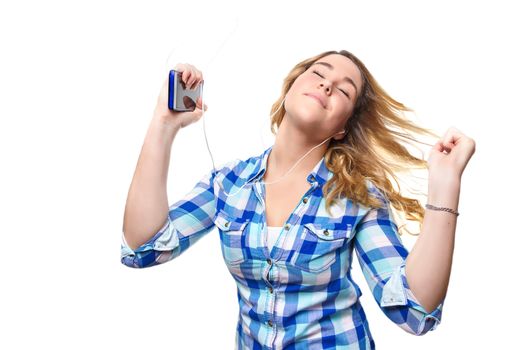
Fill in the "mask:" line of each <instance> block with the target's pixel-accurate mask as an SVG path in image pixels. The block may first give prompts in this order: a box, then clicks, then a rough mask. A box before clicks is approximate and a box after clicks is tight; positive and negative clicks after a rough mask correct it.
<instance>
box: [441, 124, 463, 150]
mask: <svg viewBox="0 0 522 350" xmlns="http://www.w3.org/2000/svg"><path fill="white" fill-rule="evenodd" d="M463 136H464V134H463V133H462V132H461V131H460V130H458V129H457V128H455V127H451V128H449V129H448V131H446V134H445V135H444V137H443V140H444V141H443V144H444V146H445V147H447V148H450V149H452V148H453V147H454V146H455V145H456V144H457V143H458V142H459V140H461V139H462V137H463Z"/></svg>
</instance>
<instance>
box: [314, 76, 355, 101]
mask: <svg viewBox="0 0 522 350" xmlns="http://www.w3.org/2000/svg"><path fill="white" fill-rule="evenodd" d="M312 72H314V73H315V74H317V75H318V76H320V77H321V78H323V79H324V76H322V75H321V74H320V73H319V72H318V71H316V70H314V71H312ZM339 90H341V92H342V93H343V94H344V95H345V96H346V97H348V98H349V99H351V98H350V95H348V94H347V93H346V92H345V91H344V90H343V89H339Z"/></svg>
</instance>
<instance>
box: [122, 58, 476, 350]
mask: <svg viewBox="0 0 522 350" xmlns="http://www.w3.org/2000/svg"><path fill="white" fill-rule="evenodd" d="M176 68H177V69H178V70H181V71H183V78H182V79H183V81H185V82H186V83H187V84H188V85H189V86H192V87H196V86H197V84H199V83H200V82H201V81H202V79H203V78H202V74H201V72H200V71H199V70H197V69H196V68H195V67H193V66H191V65H188V64H185V65H178V66H177V67H176ZM166 94H167V85H166V84H165V85H164V86H163V89H162V91H161V93H160V96H159V98H158V104H157V106H156V109H155V113H154V117H153V119H152V122H151V124H150V127H149V130H148V132H147V136H146V139H145V143H144V145H143V149H142V151H141V154H140V157H139V160H138V165H137V168H136V172H135V174H134V178H133V180H132V184H131V187H130V190H129V195H128V199H127V204H126V208H125V216H124V226H123V231H124V235H123V244H122V262H123V263H124V264H125V265H127V266H130V267H136V268H143V267H149V266H154V265H157V264H161V263H164V262H167V261H169V260H172V259H174V258H175V257H177V256H179V255H180V254H181V253H183V252H184V251H185V250H186V249H188V248H189V247H190V246H192V244H194V243H195V242H196V241H197V240H199V239H200V238H201V237H203V236H204V235H206V234H207V233H209V232H211V231H212V230H213V229H214V227H216V226H217V228H218V231H219V235H220V239H221V248H222V253H223V257H224V260H225V263H226V265H227V267H228V269H229V271H230V273H231V274H232V276H233V278H234V280H235V281H236V282H237V293H238V300H239V315H238V323H237V332H236V347H237V348H238V349H287V348H288V349H373V348H375V343H374V340H373V338H372V335H371V332H370V328H369V325H368V322H367V319H366V316H365V313H364V311H363V308H362V306H361V304H360V302H359V298H360V296H361V290H360V289H359V287H358V285H357V284H356V283H355V282H354V281H353V279H352V276H351V272H350V269H351V264H352V260H353V255H354V251H355V255H356V256H357V258H358V260H359V262H360V265H361V266H362V270H363V274H364V276H365V279H366V282H367V283H368V285H369V287H370V289H371V291H372V293H373V296H374V298H375V300H376V302H377V303H378V305H379V306H380V308H381V309H382V311H383V312H384V314H385V315H386V316H387V317H388V318H389V319H390V320H391V321H393V322H394V323H396V324H397V325H398V326H400V327H401V328H402V329H404V330H405V331H407V332H410V333H413V334H416V335H422V334H425V333H426V332H428V331H430V330H433V329H435V327H436V326H437V325H438V324H439V323H440V320H441V313H442V306H443V302H444V298H445V295H446V291H447V287H448V281H449V276H450V271H451V261H452V255H453V244H454V237H455V228H456V220H457V215H458V213H457V207H458V200H459V193H460V182H461V176H462V172H463V170H464V168H465V167H466V165H467V162H468V161H469V159H470V158H471V156H472V155H473V153H474V150H475V142H474V141H473V140H472V139H471V138H469V137H466V136H465V135H463V134H462V133H461V132H460V131H458V130H456V129H454V128H450V129H449V130H448V131H447V132H446V134H445V135H444V137H443V138H441V139H439V140H438V141H437V142H436V144H435V145H434V146H433V148H432V150H431V153H430V155H429V159H428V161H427V162H426V161H425V160H422V159H419V158H417V157H415V156H413V155H411V154H410V153H409V152H408V150H407V149H406V148H405V147H404V146H403V145H402V144H401V141H408V140H409V141H415V138H414V137H413V136H412V133H414V132H416V133H421V134H429V135H433V136H435V135H434V134H432V133H431V132H429V131H428V130H426V129H423V128H421V127H419V126H416V125H414V124H413V123H411V122H410V121H408V120H407V119H406V118H405V117H404V116H403V114H402V112H404V111H407V110H408V109H407V108H406V107H404V106H403V105H402V104H401V103H399V102H397V101H395V100H394V99H392V98H391V97H390V96H388V95H387V94H386V92H385V91H384V90H383V89H382V88H381V87H380V86H379V85H378V84H377V82H376V81H375V79H374V78H373V77H372V75H371V74H370V72H369V71H368V69H366V67H365V66H364V64H363V63H362V62H361V61H360V60H359V59H357V58H356V57H355V56H354V55H353V54H351V53H349V52H347V51H344V50H343V51H328V52H324V53H321V54H319V55H317V56H315V57H312V58H310V59H307V60H305V61H303V62H301V63H299V64H297V65H296V66H295V67H294V68H293V69H292V70H291V71H290V73H289V75H288V76H287V78H286V79H285V81H284V84H283V92H282V94H281V97H280V98H279V100H278V101H277V102H276V103H274V106H273V108H272V113H273V115H272V131H273V132H274V134H275V135H276V139H275V143H274V145H273V146H271V147H270V148H268V149H266V150H265V151H264V152H263V153H262V154H261V155H259V156H255V157H252V158H249V159H247V160H235V161H232V162H229V163H227V164H226V165H224V166H222V167H221V168H220V169H217V170H216V169H214V170H212V171H210V172H209V173H208V174H207V175H206V176H205V177H204V178H203V179H201V181H199V182H198V183H197V184H196V186H195V187H194V188H193V189H192V190H191V191H190V192H189V193H188V194H187V195H186V196H185V197H184V198H183V199H181V200H179V201H177V202H176V203H174V204H172V205H171V206H170V207H169V206H168V202H167V191H166V182H167V172H168V165H169V158H170V149H171V146H172V142H173V140H174V137H175V135H176V133H177V132H178V131H179V130H180V129H181V128H183V127H185V126H187V125H189V124H191V123H193V122H195V121H197V120H199V118H200V117H201V115H202V113H203V110H202V108H205V109H206V106H202V105H201V100H200V101H198V107H197V108H196V110H195V111H193V112H184V113H173V112H171V111H169V110H168V108H167V96H166ZM412 166H415V167H424V168H428V174H429V176H428V198H427V199H428V200H427V204H426V208H427V209H428V210H427V211H425V210H424V208H423V207H422V206H421V205H420V204H419V202H418V201H417V200H415V199H411V198H407V197H404V196H402V195H401V194H400V193H399V192H398V191H397V190H395V189H394V187H393V186H392V183H391V181H390V178H392V179H395V175H394V172H397V171H401V170H404V169H407V168H411V167H412ZM392 206H393V207H394V208H395V209H396V210H397V211H398V212H403V213H405V214H406V217H407V218H409V219H412V220H417V221H419V222H421V223H422V225H421V233H420V235H419V237H418V239H417V241H416V244H415V246H414V247H413V249H412V251H411V252H410V253H409V252H408V251H407V250H406V249H405V248H404V246H403V244H402V242H401V239H400V236H399V232H398V231H399V230H398V227H397V224H396V223H395V221H394V219H393V217H392V213H391V207H392Z"/></svg>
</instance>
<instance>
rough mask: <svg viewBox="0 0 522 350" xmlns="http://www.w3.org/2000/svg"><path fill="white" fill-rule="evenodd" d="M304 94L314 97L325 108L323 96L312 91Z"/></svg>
mask: <svg viewBox="0 0 522 350" xmlns="http://www.w3.org/2000/svg"><path fill="white" fill-rule="evenodd" d="M305 95H306V96H308V97H311V98H314V99H316V100H317V101H318V102H319V103H320V104H321V105H322V106H323V108H326V101H325V99H324V97H323V96H321V95H319V94H314V93H309V94H305Z"/></svg>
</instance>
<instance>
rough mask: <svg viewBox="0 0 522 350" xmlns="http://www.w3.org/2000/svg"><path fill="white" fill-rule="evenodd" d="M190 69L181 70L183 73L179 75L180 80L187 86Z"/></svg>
mask: <svg viewBox="0 0 522 350" xmlns="http://www.w3.org/2000/svg"><path fill="white" fill-rule="evenodd" d="M191 73H192V72H191V71H190V70H188V69H187V70H186V71H184V72H183V75H182V77H181V80H182V81H183V83H185V86H188V81H189V79H190V75H191Z"/></svg>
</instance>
